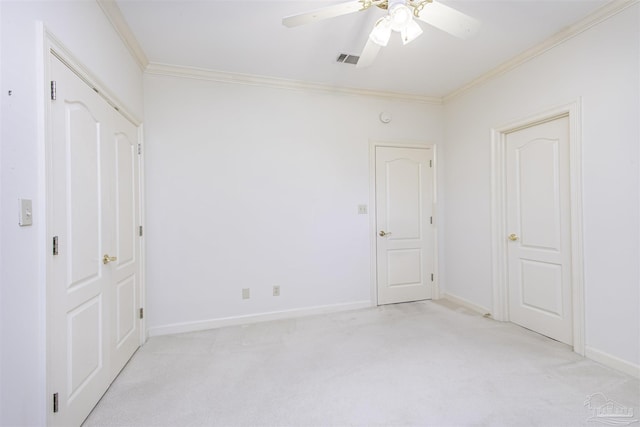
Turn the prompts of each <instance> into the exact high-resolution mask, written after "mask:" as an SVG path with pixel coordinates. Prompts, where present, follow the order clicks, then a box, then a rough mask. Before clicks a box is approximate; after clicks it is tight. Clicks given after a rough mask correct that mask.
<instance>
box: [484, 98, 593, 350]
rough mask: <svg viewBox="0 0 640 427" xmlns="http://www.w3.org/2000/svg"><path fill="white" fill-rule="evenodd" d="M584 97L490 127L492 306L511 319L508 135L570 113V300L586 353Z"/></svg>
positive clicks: (576, 338)
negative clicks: (508, 254) (508, 261)
mask: <svg viewBox="0 0 640 427" xmlns="http://www.w3.org/2000/svg"><path fill="white" fill-rule="evenodd" d="M581 103H582V101H581V99H578V100H576V101H575V102H573V103H571V104H568V105H563V106H559V107H556V108H553V109H550V110H547V111H544V112H542V113H539V114H535V115H532V116H529V117H526V118H523V119H520V120H517V121H514V122H512V123H509V124H507V125H504V126H500V127H497V128H494V129H492V130H491V139H492V141H491V235H492V242H491V249H492V259H493V262H492V273H493V310H492V313H491V314H492V316H493V318H494V319H496V320H501V321H508V320H509V305H508V304H509V302H508V280H507V240H506V237H505V236H506V228H507V223H506V135H507V133H510V132H513V131H516V130H518V129H522V128H525V127H529V126H532V125H535V124H539V123H542V122H546V121H549V120H553V119H556V118H558V117H562V116H568V117H569V176H570V194H571V196H570V197H571V204H570V205H571V213H570V218H571V303H572V307H573V350H574V351H575V352H576V353H578V354H580V355H583V356H584V351H585V338H584V337H585V331H584V327H585V320H584V273H583V272H584V260H583V236H582V137H581V123H582V117H581Z"/></svg>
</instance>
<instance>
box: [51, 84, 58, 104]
mask: <svg viewBox="0 0 640 427" xmlns="http://www.w3.org/2000/svg"><path fill="white" fill-rule="evenodd" d="M56 95H57V92H56V81H55V80H51V100H52V101H55V100H56V97H57V96H56Z"/></svg>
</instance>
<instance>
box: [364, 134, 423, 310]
mask: <svg viewBox="0 0 640 427" xmlns="http://www.w3.org/2000/svg"><path fill="white" fill-rule="evenodd" d="M375 156H376V159H375V168H376V170H375V187H376V192H375V193H376V224H377V230H376V232H377V236H376V259H377V260H376V268H377V287H378V304H392V303H398V302H408V301H418V300H424V299H429V298H431V295H432V281H433V271H434V269H433V266H434V262H433V261H434V254H433V250H434V234H433V224H432V223H433V217H432V215H433V213H432V210H433V168H432V165H433V150H432V149H427V148H396V147H376V151H375Z"/></svg>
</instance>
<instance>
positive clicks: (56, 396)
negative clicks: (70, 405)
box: [53, 393, 58, 413]
mask: <svg viewBox="0 0 640 427" xmlns="http://www.w3.org/2000/svg"><path fill="white" fill-rule="evenodd" d="M53 412H54V413H56V412H58V393H53Z"/></svg>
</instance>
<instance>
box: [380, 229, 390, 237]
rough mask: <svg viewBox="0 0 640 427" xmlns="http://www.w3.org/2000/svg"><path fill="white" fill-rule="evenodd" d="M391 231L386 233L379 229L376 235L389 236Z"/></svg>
mask: <svg viewBox="0 0 640 427" xmlns="http://www.w3.org/2000/svg"><path fill="white" fill-rule="evenodd" d="M390 234H391V233H388V232H386V231H384V230H380V232H379V233H378V236H380V237H384V236H389V235H390Z"/></svg>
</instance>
